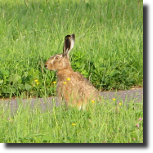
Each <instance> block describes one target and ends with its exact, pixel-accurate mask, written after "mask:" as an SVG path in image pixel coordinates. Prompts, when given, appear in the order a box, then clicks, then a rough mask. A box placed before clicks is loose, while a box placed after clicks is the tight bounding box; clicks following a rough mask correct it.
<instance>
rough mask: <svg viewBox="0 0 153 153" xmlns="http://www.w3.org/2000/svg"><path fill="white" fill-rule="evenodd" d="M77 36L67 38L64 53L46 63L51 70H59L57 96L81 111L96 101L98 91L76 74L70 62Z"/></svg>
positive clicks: (80, 75)
mask: <svg viewBox="0 0 153 153" xmlns="http://www.w3.org/2000/svg"><path fill="white" fill-rule="evenodd" d="M74 39H75V35H74V34H72V35H67V36H66V37H65V42H64V47H63V53H62V54H57V55H54V56H52V57H51V58H50V59H49V60H48V61H46V63H45V67H46V68H47V69H49V70H54V71H55V70H57V73H56V75H57V96H58V99H59V100H60V101H62V100H64V101H65V103H66V105H67V106H78V108H79V109H80V108H81V107H84V106H85V105H86V104H87V103H88V102H91V101H92V100H96V98H97V97H98V95H99V93H98V91H97V89H96V88H95V87H94V86H93V85H92V84H91V83H90V82H89V81H88V80H87V79H86V78H84V77H83V75H82V74H80V73H78V72H74V71H73V70H72V68H71V63H70V61H69V54H68V53H69V52H70V50H71V49H72V48H73V45H74Z"/></svg>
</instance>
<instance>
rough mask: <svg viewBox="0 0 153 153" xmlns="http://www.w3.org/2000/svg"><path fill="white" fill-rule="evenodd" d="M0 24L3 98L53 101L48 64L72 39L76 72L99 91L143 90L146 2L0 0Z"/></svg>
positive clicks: (52, 86)
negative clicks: (70, 37)
mask: <svg viewBox="0 0 153 153" xmlns="http://www.w3.org/2000/svg"><path fill="white" fill-rule="evenodd" d="M0 19H1V20H0V42H1V43H0V97H1V98H2V97H4V98H5V97H12V96H20V95H22V96H23V95H25V96H27V95H28V96H38V97H42V96H44V95H45V96H52V95H55V94H56V91H55V86H56V85H54V84H53V81H56V75H55V72H50V71H47V70H45V68H44V62H45V61H46V60H47V59H48V58H49V57H50V56H52V55H54V54H56V53H61V52H62V47H63V41H64V37H65V35H67V34H72V33H75V35H76V41H75V46H74V48H73V50H72V52H71V53H70V56H71V62H72V67H73V69H74V70H75V71H79V72H80V73H82V74H83V75H84V76H85V77H86V78H88V79H90V81H91V82H92V83H93V85H94V86H95V87H96V88H98V89H99V90H112V89H128V88H130V87H133V86H142V82H143V1H142V0H135V1H132V0H124V1H122V0H116V1H114V0H109V1H107V0H96V1H91V0H84V1H82V0H74V1H70V0H67V1H63V0H55V1H49V0H25V1H24V0H5V1H3V0H0Z"/></svg>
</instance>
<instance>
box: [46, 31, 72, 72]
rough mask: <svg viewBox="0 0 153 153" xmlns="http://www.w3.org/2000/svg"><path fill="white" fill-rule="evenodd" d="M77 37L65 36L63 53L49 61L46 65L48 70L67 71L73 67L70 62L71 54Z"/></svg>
mask: <svg viewBox="0 0 153 153" xmlns="http://www.w3.org/2000/svg"><path fill="white" fill-rule="evenodd" d="M74 41H75V35H74V34H72V35H67V36H65V41H64V47H63V53H61V54H56V55H54V56H52V57H51V58H50V59H48V60H47V61H46V63H45V67H46V68H47V69H48V70H52V71H56V70H61V69H66V68H69V67H71V63H70V61H69V52H70V51H71V49H72V48H73V46H74Z"/></svg>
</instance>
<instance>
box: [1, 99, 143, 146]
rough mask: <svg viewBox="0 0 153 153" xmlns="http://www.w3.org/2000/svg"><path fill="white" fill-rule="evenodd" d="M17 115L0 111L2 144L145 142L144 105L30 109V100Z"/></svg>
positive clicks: (111, 104)
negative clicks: (82, 108)
mask: <svg viewBox="0 0 153 153" xmlns="http://www.w3.org/2000/svg"><path fill="white" fill-rule="evenodd" d="M26 103H27V105H26V107H25V105H23V103H22V101H18V104H19V108H18V109H17V111H15V112H14V113H11V111H10V110H9V109H6V108H4V107H3V108H1V109H0V121H1V124H0V143H2V142H3V143H143V103H142V102H140V103H135V104H134V100H131V101H128V102H125V103H124V104H123V102H122V101H121V104H122V105H119V104H117V103H116V102H115V101H113V100H103V102H102V103H96V102H95V103H91V104H89V106H88V109H86V110H80V111H79V110H78V109H77V108H68V109H67V110H65V108H64V107H53V109H50V110H49V109H47V110H46V111H42V110H41V108H39V107H35V108H33V109H31V107H30V101H29V102H28V101H27V102H26ZM133 104H134V106H133Z"/></svg>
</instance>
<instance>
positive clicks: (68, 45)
mask: <svg viewBox="0 0 153 153" xmlns="http://www.w3.org/2000/svg"><path fill="white" fill-rule="evenodd" d="M74 41H75V34H72V35H67V36H65V41H64V47H63V56H67V57H69V52H70V51H71V49H72V48H73V47H74Z"/></svg>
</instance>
